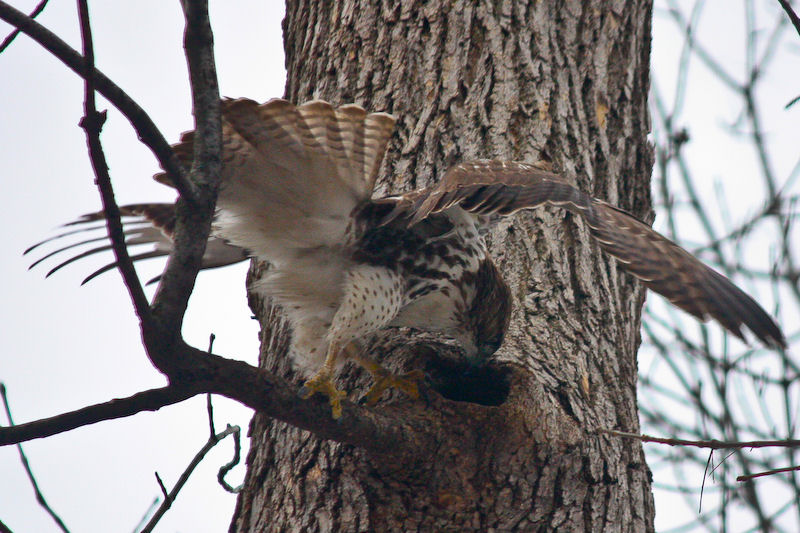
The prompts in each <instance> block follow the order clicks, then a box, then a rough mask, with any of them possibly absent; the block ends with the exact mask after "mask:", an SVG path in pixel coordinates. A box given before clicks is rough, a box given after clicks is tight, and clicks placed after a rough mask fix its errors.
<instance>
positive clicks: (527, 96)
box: [231, 0, 654, 531]
mask: <svg viewBox="0 0 800 533" xmlns="http://www.w3.org/2000/svg"><path fill="white" fill-rule="evenodd" d="M398 4H399V3H397V2H374V1H372V2H370V1H367V0H364V1H360V0H347V1H341V2H340V1H327V2H326V1H323V0H289V1H288V2H287V14H286V20H285V21H284V32H285V36H284V41H285V47H286V57H287V59H286V64H287V70H288V82H287V90H286V97H287V98H288V99H289V100H291V101H294V102H297V103H300V102H303V101H306V100H308V99H311V98H323V99H326V100H329V101H331V102H333V103H335V104H343V103H347V102H356V103H359V104H360V105H362V106H364V107H365V108H366V109H368V110H371V111H388V112H390V113H393V114H394V115H395V116H396V117H397V119H398V120H397V130H396V133H395V136H394V138H393V140H392V143H391V145H390V148H389V153H388V155H387V160H386V162H385V164H384V168H383V171H382V179H381V181H380V184H379V187H378V193H386V192H389V191H394V192H398V191H404V190H408V189H411V188H415V187H421V186H425V185H428V184H430V183H432V182H434V181H436V180H437V179H438V178H439V177H440V176H442V174H443V172H444V171H445V170H446V169H447V168H448V167H449V166H451V165H452V164H454V163H457V162H459V161H462V160H464V159H471V158H502V159H514V160H523V161H535V160H538V159H545V160H548V161H551V162H552V164H553V167H554V168H555V169H556V170H558V171H560V172H562V173H564V174H565V175H566V176H567V177H568V178H569V179H570V180H572V181H573V182H574V183H575V184H576V185H577V186H578V187H580V188H581V189H583V190H585V191H587V192H589V193H591V194H593V195H595V196H597V197H599V198H602V199H604V200H606V201H608V202H610V203H612V204H614V205H617V206H620V207H622V208H624V209H626V210H628V211H631V212H633V213H634V214H635V215H637V216H639V217H640V218H644V219H645V220H648V221H650V220H651V219H652V211H651V207H650V194H649V187H650V171H651V168H652V157H653V156H652V150H651V148H650V146H649V145H648V143H647V133H648V130H649V119H648V113H647V92H648V87H649V80H648V68H649V56H650V22H651V8H652V6H651V1H650V0H630V1H626V2H622V1H617V2H608V1H606V0H582V1H578V0H574V1H568V2H522V1H519V2H515V1H512V0H499V1H494V2H486V1H472V0H456V1H451V0H430V1H428V2H414V1H410V2H403V6H400V5H398ZM487 241H488V244H489V248H490V250H491V252H492V254H493V256H494V258H495V260H496V262H497V263H498V266H499V267H500V268H501V271H502V272H503V274H504V276H505V277H506V279H507V281H508V282H509V284H510V286H511V288H512V293H513V297H514V306H515V310H514V314H513V319H512V325H511V329H510V331H509V334H508V335H507V337H506V340H505V343H504V345H503V347H502V348H501V349H500V351H499V352H498V354H497V356H496V357H495V359H494V360H493V361H492V362H491V363H490V364H489V365H487V366H486V367H484V368H482V369H479V370H470V369H468V368H467V367H465V366H464V364H463V363H462V362H461V360H460V359H459V358H458V356H457V352H455V351H454V350H453V349H452V348H449V347H447V346H444V345H442V344H440V343H438V342H437V340H436V339H431V338H428V337H422V336H420V335H418V334H415V333H414V332H408V331H390V332H387V333H385V334H382V335H380V336H377V338H376V339H374V340H373V341H372V342H371V343H370V344H369V346H368V348H367V349H368V350H370V353H371V354H372V355H374V356H376V357H377V358H378V359H380V360H381V361H382V362H383V363H384V364H385V365H386V366H388V367H390V368H392V369H394V370H397V371H402V370H411V369H414V368H418V369H422V370H424V371H425V373H426V375H427V376H428V382H429V384H430V385H429V387H430V389H427V390H426V393H425V395H424V398H423V399H421V400H417V401H413V400H410V399H407V398H405V397H404V396H403V395H402V394H399V393H392V394H387V395H386V399H385V400H384V401H383V402H382V403H380V404H379V405H378V406H377V407H376V409H379V410H383V411H384V412H387V413H390V414H392V415H393V416H396V417H397V418H398V420H403V421H405V422H407V423H411V424H415V425H417V426H418V427H424V428H426V431H429V433H430V434H431V435H435V440H434V442H436V446H434V447H432V449H430V450H428V451H427V453H424V454H420V453H418V452H417V453H403V451H402V450H387V451H386V454H367V453H366V452H365V451H363V450H362V449H360V448H357V447H353V446H346V445H342V444H338V443H335V442H330V441H324V440H320V439H318V438H316V437H315V436H314V435H312V434H310V433H308V432H306V431H301V430H298V429H296V428H293V427H291V426H288V425H286V424H284V423H281V422H276V421H274V420H271V419H269V418H267V417H264V416H261V415H256V416H255V417H254V419H253V422H252V425H251V429H250V434H251V439H252V440H251V451H250V455H249V457H248V472H247V479H246V483H245V489H244V491H243V492H242V493H241V495H240V497H239V502H238V505H237V509H236V514H235V516H234V519H233V523H232V525H231V530H232V531H411V530H417V531H491V530H496V531H507V530H517V531H531V530H541V531H552V530H558V531H652V530H653V515H654V508H653V498H652V495H651V487H650V471H649V470H648V468H647V466H646V464H645V460H644V455H643V452H642V449H641V446H640V444H639V443H637V442H634V441H630V440H620V439H618V438H616V437H610V436H608V435H606V434H603V433H602V432H601V431H600V430H602V429H612V428H614V429H621V430H625V431H634V432H636V431H638V428H639V426H638V419H637V410H636V350H637V348H638V345H639V343H640V336H639V326H640V313H641V308H642V303H643V300H644V291H643V289H642V287H641V286H640V285H639V284H638V283H637V282H635V281H634V280H633V278H632V277H630V276H628V275H626V274H624V273H622V272H620V271H619V269H618V268H617V266H616V265H615V263H614V261H613V260H611V259H608V258H606V257H604V256H603V255H602V253H601V251H600V249H599V248H598V246H597V245H596V244H594V243H593V242H592V240H591V238H590V236H589V233H588V231H587V229H586V227H585V226H583V224H582V223H581V222H579V221H577V220H576V219H575V218H573V217H572V216H570V215H569V214H567V213H565V212H564V211H562V210H559V209H555V208H554V209H541V210H536V211H534V212H529V213H521V214H518V215H516V216H515V217H511V218H509V219H507V220H506V221H504V222H501V223H500V224H499V225H498V226H497V227H494V228H493V230H492V232H491V233H490V234H489V235H487ZM252 275H254V276H257V275H258V271H257V270H256V269H254V271H253V272H252ZM251 305H252V307H253V309H254V311H255V312H256V314H257V315H258V317H259V319H260V320H261V323H262V353H261V365H262V366H263V367H264V368H266V369H269V370H271V371H274V372H278V373H280V374H282V375H284V376H289V377H290V378H292V379H295V380H297V381H299V379H298V378H297V377H296V376H293V375H292V371H291V369H290V368H289V364H288V362H287V360H286V357H285V352H286V340H287V338H288V335H289V334H290V332H289V331H288V330H287V328H286V326H285V324H284V323H283V322H282V320H281V315H280V310H279V309H276V308H274V307H271V306H270V304H269V302H263V301H257V300H255V298H253V299H252V300H251ZM368 384H369V379H368V378H367V377H366V376H364V375H363V372H362V371H361V370H359V369H356V368H354V367H353V368H349V367H348V368H347V369H346V371H345V372H344V374H343V375H342V377H341V378H340V385H342V386H343V387H344V388H345V390H347V391H349V392H350V397H351V398H357V397H358V396H359V395H360V394H363V393H364V391H365V390H366V387H367V386H368ZM298 401H302V400H298ZM346 408H347V407H346V406H345V409H346Z"/></svg>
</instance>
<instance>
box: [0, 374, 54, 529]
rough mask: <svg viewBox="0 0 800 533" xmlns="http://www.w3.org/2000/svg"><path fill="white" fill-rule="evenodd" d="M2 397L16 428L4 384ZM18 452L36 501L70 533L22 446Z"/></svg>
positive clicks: (7, 414)
mask: <svg viewBox="0 0 800 533" xmlns="http://www.w3.org/2000/svg"><path fill="white" fill-rule="evenodd" d="M0 397H2V399H3V408H4V409H5V412H6V418H7V419H8V425H9V426H14V418H13V417H12V416H11V407H10V406H9V404H8V396H7V395H6V386H5V384H3V383H0ZM17 451H18V452H19V460H20V462H21V463H22V467H23V468H24V469H25V473H26V474H27V475H28V479H29V480H30V482H31V486H33V492H34V493H36V501H37V502H38V503H39V505H40V506H41V507H42V508H43V509H44V510H45V511H47V514H49V515H50V517H51V518H52V519H53V521H54V522H55V523H56V525H57V526H58V527H59V528H61V531H64V532H65V533H69V529H67V526H66V525H65V524H64V521H63V520H61V517H59V516H58V514H56V512H55V511H54V510H53V508H52V507H50V505H48V503H47V500H45V498H44V494H42V491H41V490H39V484H38V483H37V482H36V478H35V477H34V475H33V470H31V465H30V463H29V462H28V458H27V456H26V455H25V451H24V450H23V449H22V445H21V444H17ZM0 525H2V522H0ZM2 527H5V528H6V530H8V528H7V527H6V526H5V525H2ZM0 531H2V528H0ZM9 531H10V530H9Z"/></svg>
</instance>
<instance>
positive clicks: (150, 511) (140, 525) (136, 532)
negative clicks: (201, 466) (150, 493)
mask: <svg viewBox="0 0 800 533" xmlns="http://www.w3.org/2000/svg"><path fill="white" fill-rule="evenodd" d="M159 503H161V500H160V499H159V498H158V497H155V498H153V501H152V502H151V503H150V507H148V508H147V511H145V512H144V515H142V519H141V520H139V523H138V524H136V527H135V528H133V533H139V531H141V530H142V528H143V527H144V525H145V524H146V523H147V521H148V520H150V517H151V516H152V515H153V511H154V510H155V509H156V507H158V504H159ZM0 533H2V532H0Z"/></svg>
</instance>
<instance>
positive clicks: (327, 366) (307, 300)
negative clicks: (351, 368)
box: [26, 99, 786, 417]
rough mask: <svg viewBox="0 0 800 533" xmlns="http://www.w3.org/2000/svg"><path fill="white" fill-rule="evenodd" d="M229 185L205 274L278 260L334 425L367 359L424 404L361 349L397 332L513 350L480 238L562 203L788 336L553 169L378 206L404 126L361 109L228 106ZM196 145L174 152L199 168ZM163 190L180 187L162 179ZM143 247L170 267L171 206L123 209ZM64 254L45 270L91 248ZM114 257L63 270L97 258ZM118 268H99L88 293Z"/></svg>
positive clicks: (609, 240) (276, 274)
mask: <svg viewBox="0 0 800 533" xmlns="http://www.w3.org/2000/svg"><path fill="white" fill-rule="evenodd" d="M222 112H223V125H222V131H223V154H222V177H221V178H222V185H221V188H220V193H219V199H218V201H217V212H216V216H215V221H214V227H213V231H212V235H211V237H210V239H209V242H208V245H207V247H206V251H205V255H204V257H203V265H202V266H203V268H213V267H218V266H223V265H227V264H231V263H235V262H238V261H242V260H244V259H246V258H248V257H255V258H258V259H260V260H264V261H267V262H269V264H270V265H271V268H270V269H269V270H268V272H267V274H266V276H265V277H264V278H263V279H262V280H260V281H258V282H256V285H255V287H254V289H255V290H256V291H259V292H260V293H262V294H263V295H264V296H266V297H268V298H270V299H272V301H273V302H275V303H277V304H279V305H280V306H281V307H282V308H283V309H284V310H285V313H286V315H287V316H288V319H289V321H290V323H291V326H292V330H293V335H292V343H291V349H290V353H291V357H292V359H293V361H294V363H295V366H296V367H298V368H299V369H300V370H302V371H303V372H304V373H305V374H306V375H307V376H312V375H313V377H311V379H310V380H309V381H307V382H306V385H305V389H304V390H305V395H306V396H310V395H311V394H313V393H314V392H321V393H323V394H325V395H327V396H328V398H329V401H330V404H331V407H332V410H333V416H334V417H338V416H339V415H340V414H341V404H340V398H341V397H342V393H341V392H340V391H339V390H337V389H336V387H335V386H334V384H333V381H332V379H333V377H334V374H335V369H336V364H337V363H338V362H341V361H343V360H345V359H348V358H354V359H356V360H357V361H358V362H360V363H361V364H362V365H364V366H365V367H366V368H367V369H368V370H369V371H370V372H371V373H372V374H373V376H374V377H375V386H374V387H373V389H372V390H371V391H370V393H369V394H368V398H369V399H372V400H374V399H376V398H377V397H378V396H379V395H380V393H381V392H382V390H383V389H384V388H385V387H387V386H396V387H400V388H403V389H404V390H406V391H407V392H409V393H410V394H412V395H413V394H414V393H415V388H414V385H413V384H410V383H409V381H408V380H404V379H402V378H400V377H396V376H390V375H389V374H388V372H386V371H383V370H382V369H381V368H380V366H379V365H377V363H375V362H374V361H372V360H370V359H368V358H366V357H364V356H362V355H360V354H359V353H358V350H357V349H354V348H353V343H354V342H356V341H358V339H360V338H361V337H363V336H365V335H367V334H369V333H371V332H374V331H377V330H379V329H381V328H385V327H390V326H405V327H412V328H417V329H422V330H433V331H438V332H442V333H444V334H446V335H448V336H450V337H452V338H453V339H455V340H456V341H457V342H458V343H459V344H460V345H461V347H462V348H463V349H464V351H465V352H466V354H467V356H468V357H470V358H488V357H489V356H491V355H492V354H493V353H494V352H495V351H496V350H497V349H498V348H499V347H500V345H501V343H502V342H503V336H504V334H505V332H506V329H507V327H508V324H509V317H510V315H511V306H512V298H511V293H510V290H509V288H508V286H507V285H506V283H505V281H504V280H503V278H502V276H501V274H500V272H499V271H498V269H497V268H496V266H495V265H494V263H493V262H492V259H491V257H490V256H489V254H488V253H487V250H486V246H485V245H484V243H483V241H482V239H481V231H480V227H481V225H483V224H486V223H487V222H490V221H491V220H492V219H495V218H497V217H501V216H506V215H510V214H512V213H515V212H516V211H519V210H521V209H530V208H535V207H538V206H542V205H554V206H560V207H563V208H565V209H566V210H568V211H570V212H572V213H574V214H575V215H578V216H579V217H580V218H582V219H583V221H584V223H585V224H586V226H587V228H588V230H589V232H590V233H591V235H593V236H594V238H595V239H596V240H597V243H598V244H599V246H600V247H601V248H602V249H603V250H604V251H605V252H607V253H608V254H610V255H611V256H613V257H614V258H616V260H617V261H618V262H619V265H620V266H621V268H623V269H624V270H627V271H628V272H630V273H631V274H633V275H634V276H636V277H637V278H639V279H640V280H641V281H642V282H643V283H644V284H645V285H646V286H647V287H649V288H650V289H652V290H654V291H656V292H658V293H660V294H662V295H663V296H665V297H666V298H667V299H668V300H669V301H670V302H672V303H673V304H675V305H676V306H678V307H680V308H681V309H683V310H685V311H687V312H688V313H690V314H692V315H694V316H695V317H697V318H699V319H701V320H707V319H708V318H714V319H716V320H717V321H718V322H719V323H720V324H722V325H723V326H724V327H725V328H727V329H728V330H729V331H731V332H732V333H733V334H735V335H736V336H737V337H739V338H742V339H743V334H742V327H743V326H744V327H746V328H748V329H749V330H750V331H751V332H752V333H753V334H754V335H755V336H756V337H758V338H759V339H760V340H761V341H763V342H764V343H765V344H766V345H767V346H769V347H773V348H782V347H785V346H786V341H785V338H784V335H783V333H782V332H781V330H780V328H779V327H778V326H777V325H776V324H775V322H774V321H773V320H772V319H771V318H770V317H769V315H768V314H767V313H766V312H765V311H764V310H763V309H762V308H761V307H760V306H759V305H758V304H757V303H756V302H755V301H754V300H753V299H752V298H750V297H749V296H748V295H747V294H745V293H744V292H742V291H741V290H740V289H739V288H737V287H736V286H735V285H734V284H733V283H731V282H730V281H729V280H728V279H727V278H726V277H724V276H722V275H721V274H719V273H717V272H715V271H714V270H712V269H711V268H709V267H707V266H706V265H704V264H703V263H701V262H700V261H699V260H697V259H696V258H695V257H693V256H692V255H691V254H689V253H688V252H686V251H685V250H684V249H683V248H681V247H680V246H678V245H676V244H675V243H673V242H671V241H670V240H668V239H666V238H665V237H663V236H661V235H660V234H658V233H656V232H655V231H653V230H652V229H651V228H650V227H649V226H647V225H646V224H644V223H642V222H640V221H639V220H637V219H636V218H634V217H633V216H632V215H630V214H628V213H626V212H625V211H622V210H621V209H618V208H616V207H614V206H612V205H610V204H608V203H606V202H603V201H601V200H598V199H596V198H593V197H591V196H589V195H587V194H586V193H584V192H582V191H580V190H578V189H576V188H575V187H573V186H572V185H570V184H569V183H568V182H567V180H566V179H565V178H564V177H562V176H560V175H558V174H555V173H552V172H549V171H548V170H546V169H545V168H543V166H542V165H537V164H528V163H521V162H512V161H496V160H476V161H467V162H463V163H460V164H458V165H456V166H454V167H452V168H451V169H449V170H448V171H447V172H446V173H445V175H444V177H443V178H442V180H441V181H440V182H439V183H438V184H436V185H434V186H431V187H428V188H425V189H421V190H416V191H413V192H409V193H407V194H403V195H399V196H389V197H384V198H377V199H376V198H373V197H372V194H373V187H374V185H375V180H376V177H377V175H378V171H379V168H380V166H381V162H382V160H383V157H384V153H385V151H386V146H387V143H388V141H389V139H390V137H391V135H392V131H393V128H394V119H393V117H392V116H391V115H389V114H386V113H367V112H366V111H365V110H364V109H362V108H361V107H359V106H357V105H344V106H341V107H334V106H332V105H331V104H329V103H327V102H323V101H319V100H315V101H311V102H308V103H305V104H303V105H300V106H295V105H293V104H292V103H290V102H288V101H286V100H271V101H269V102H267V103H265V104H262V105H259V104H257V103H256V102H254V101H252V100H247V99H238V100H226V101H224V102H223V103H222ZM193 135H194V134H193V132H188V133H184V134H183V135H182V137H181V140H180V142H179V143H177V144H176V145H174V146H173V148H174V151H175V153H176V154H177V156H178V157H179V158H180V159H181V160H182V161H184V162H186V163H188V162H190V161H191V157H192V149H193V146H192V145H193V138H194V137H193ZM155 178H156V180H158V181H160V182H162V183H165V184H167V185H169V184H170V181H169V176H168V175H166V173H160V174H157V175H156V176H155ZM122 214H123V215H125V218H124V222H125V233H126V237H127V244H128V245H139V244H154V245H155V246H154V248H152V249H151V250H149V251H146V252H144V253H141V254H138V255H133V259H134V260H141V259H146V258H150V257H157V256H163V255H167V254H168V253H169V252H170V249H171V247H172V232H173V227H174V222H175V210H174V207H173V205H172V204H135V205H128V206H124V207H123V208H122ZM103 218H104V216H103V213H92V214H88V215H84V216H82V217H81V218H79V219H78V220H76V221H74V222H71V223H70V224H68V225H67V226H73V227H72V228H70V230H69V231H66V232H64V233H62V234H60V235H56V236H55V237H52V238H50V239H48V240H46V241H43V242H42V243H39V244H37V245H34V246H33V247H31V248H29V249H28V250H27V251H26V253H28V252H30V251H32V250H33V249H35V248H37V247H38V246H40V245H41V244H44V243H47V242H50V241H53V240H61V239H63V238H65V237H67V236H69V235H73V234H80V233H81V232H83V231H88V230H89V229H97V228H99V227H101V226H98V225H94V226H93V225H91V223H92V222H93V221H99V220H101V219H103ZM104 239H105V237H97V238H90V239H84V240H81V241H79V242H76V243H72V244H69V245H66V246H62V247H60V248H58V249H56V250H54V251H52V252H50V253H48V254H47V255H45V256H44V257H42V258H41V259H39V260H38V261H36V263H34V264H33V265H32V266H34V265H36V264H38V263H39V262H41V261H42V260H44V259H46V258H49V257H51V256H54V255H57V254H61V253H63V252H66V251H68V250H71V249H73V248H74V247H76V246H80V245H86V244H89V243H92V242H99V241H103V240H104ZM109 248H110V245H108V244H102V245H100V246H96V247H93V248H90V249H88V250H86V251H84V252H82V253H80V254H78V255H75V256H73V257H70V258H68V259H67V260H66V261H63V262H62V263H60V264H59V265H57V266H56V267H55V268H53V269H52V270H50V272H48V276H49V275H50V274H52V273H53V272H55V271H57V270H58V269H60V268H62V267H64V266H66V265H68V264H70V263H72V262H73V261H76V260H78V259H81V258H83V257H87V256H90V255H93V254H96V253H98V252H101V251H104V250H108V249H109ZM114 267H115V264H114V263H111V264H109V265H106V266H104V267H102V268H101V269H99V270H97V271H96V272H94V273H93V274H91V275H90V276H89V277H87V278H86V280H84V283H85V282H86V281H88V280H91V279H92V278H94V277H95V276H97V275H99V274H101V273H103V272H105V271H107V270H109V269H112V268H114Z"/></svg>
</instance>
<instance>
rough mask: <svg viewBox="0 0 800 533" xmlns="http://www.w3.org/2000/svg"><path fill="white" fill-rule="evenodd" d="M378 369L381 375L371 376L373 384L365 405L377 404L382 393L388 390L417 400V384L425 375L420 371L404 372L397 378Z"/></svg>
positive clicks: (395, 375)
mask: <svg viewBox="0 0 800 533" xmlns="http://www.w3.org/2000/svg"><path fill="white" fill-rule="evenodd" d="M380 368H381V370H383V372H384V373H383V374H380V375H376V374H372V378H373V380H374V381H375V384H374V385H372V387H370V389H369V390H368V391H367V395H366V396H365V398H366V401H367V405H370V406H372V405H375V404H376V403H378V400H380V399H381V395H382V394H383V391H385V390H386V389H388V388H394V389H397V390H401V391H403V392H405V393H406V394H407V395H408V396H409V397H411V398H412V399H414V400H418V399H419V382H420V381H422V379H424V377H425V374H424V373H423V372H422V371H421V370H412V371H411V372H406V373H405V374H401V375H399V376H398V375H397V374H393V373H391V372H389V371H388V370H386V369H384V368H383V367H380Z"/></svg>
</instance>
